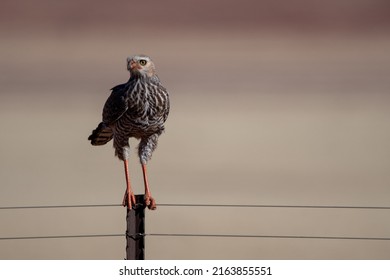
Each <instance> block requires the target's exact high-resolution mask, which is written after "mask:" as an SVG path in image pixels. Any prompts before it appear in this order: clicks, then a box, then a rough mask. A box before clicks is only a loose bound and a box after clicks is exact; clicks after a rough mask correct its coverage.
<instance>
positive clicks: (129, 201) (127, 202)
mask: <svg viewBox="0 0 390 280" xmlns="http://www.w3.org/2000/svg"><path fill="white" fill-rule="evenodd" d="M123 162H124V164H125V175H126V192H125V196H124V197H123V202H122V205H123V206H124V207H126V206H127V208H129V209H131V207H132V206H133V204H134V205H135V196H134V193H133V190H132V189H131V185H130V176H129V162H128V161H127V159H126V160H124V161H123Z"/></svg>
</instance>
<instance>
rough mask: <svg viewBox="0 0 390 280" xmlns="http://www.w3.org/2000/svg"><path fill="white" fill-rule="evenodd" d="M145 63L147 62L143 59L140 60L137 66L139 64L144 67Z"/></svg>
mask: <svg viewBox="0 0 390 280" xmlns="http://www.w3.org/2000/svg"><path fill="white" fill-rule="evenodd" d="M146 63H147V61H146V60H145V59H140V61H139V64H140V65H141V66H145V65H146Z"/></svg>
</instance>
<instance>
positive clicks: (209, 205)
mask: <svg viewBox="0 0 390 280" xmlns="http://www.w3.org/2000/svg"><path fill="white" fill-rule="evenodd" d="M157 206H170V207H232V208H332V209H376V210H389V209H390V206H338V205H271V204H188V203H162V204H157Z"/></svg>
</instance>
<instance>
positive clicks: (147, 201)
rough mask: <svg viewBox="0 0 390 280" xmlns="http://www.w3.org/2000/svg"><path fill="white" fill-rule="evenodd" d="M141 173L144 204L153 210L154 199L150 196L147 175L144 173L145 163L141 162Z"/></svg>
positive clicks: (154, 207)
mask: <svg viewBox="0 0 390 280" xmlns="http://www.w3.org/2000/svg"><path fill="white" fill-rule="evenodd" d="M142 173H143V175H144V185H145V204H146V205H147V206H148V208H149V209H150V210H155V209H156V208H157V207H156V201H155V200H154V198H153V197H152V195H151V193H150V189H149V183H148V176H147V174H146V165H145V164H142Z"/></svg>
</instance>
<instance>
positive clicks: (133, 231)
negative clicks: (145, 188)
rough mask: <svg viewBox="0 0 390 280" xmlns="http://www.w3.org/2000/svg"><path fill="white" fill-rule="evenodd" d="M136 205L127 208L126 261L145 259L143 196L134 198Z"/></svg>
mask: <svg viewBox="0 0 390 280" xmlns="http://www.w3.org/2000/svg"><path fill="white" fill-rule="evenodd" d="M135 200H136V204H135V205H134V206H133V208H132V209H129V208H127V215H126V221H127V230H126V241H127V242H126V243H127V244H126V259H127V260H144V259H145V236H144V234H145V207H146V205H145V202H144V195H136V196H135Z"/></svg>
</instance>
